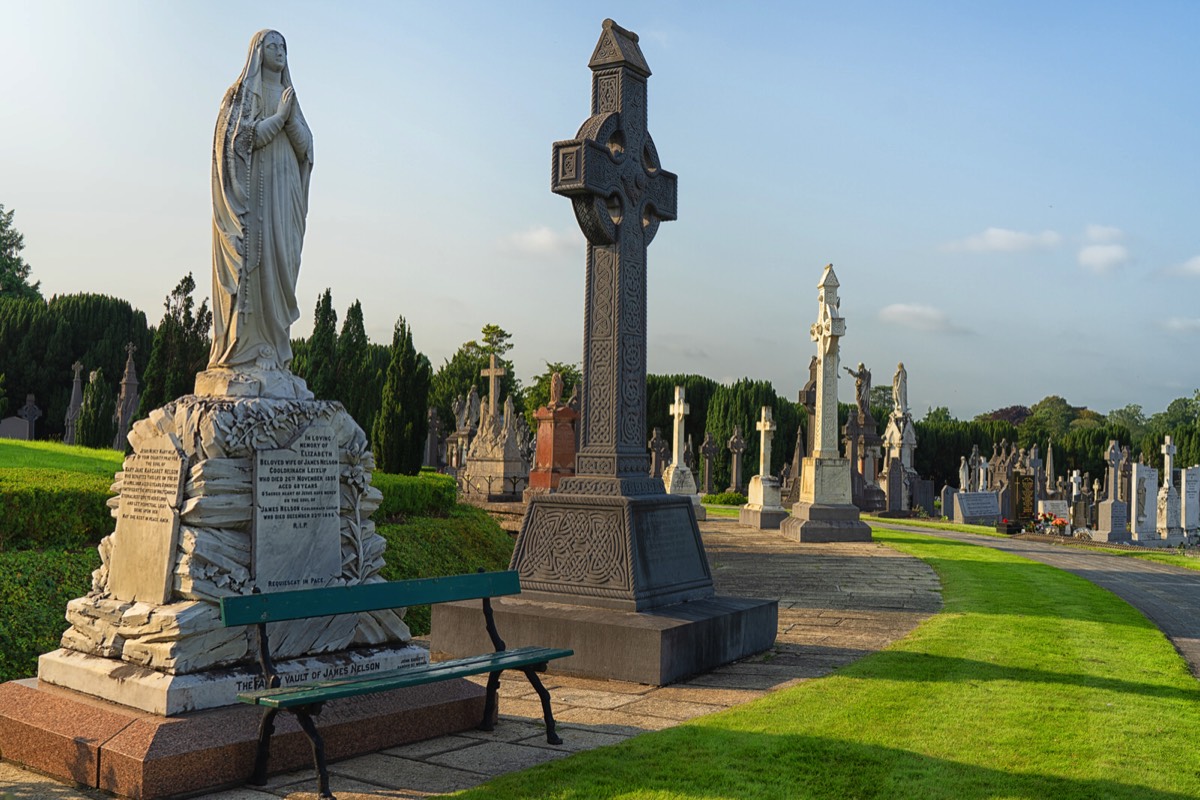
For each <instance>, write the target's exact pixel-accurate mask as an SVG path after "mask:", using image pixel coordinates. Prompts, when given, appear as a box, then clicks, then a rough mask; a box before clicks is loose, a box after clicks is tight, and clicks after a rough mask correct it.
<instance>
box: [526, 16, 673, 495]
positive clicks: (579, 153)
mask: <svg viewBox="0 0 1200 800" xmlns="http://www.w3.org/2000/svg"><path fill="white" fill-rule="evenodd" d="M588 66H589V67H590V68H591V70H592V115H591V116H590V117H588V119H587V121H585V122H584V123H583V125H582V126H581V127H580V128H579V133H578V134H576V137H575V138H574V139H572V140H570V141H565V142H555V144H554V156H553V174H552V178H551V187H550V188H551V190H552V191H553V192H555V193H556V194H561V195H563V196H565V197H569V198H571V202H572V204H573V205H574V208H575V218H576V219H577V220H578V222H579V227H580V228H582V229H583V233H584V236H586V237H587V241H588V247H587V276H586V279H585V280H586V295H585V300H584V340H583V381H582V391H581V395H580V396H581V399H582V404H581V405H582V408H581V412H582V413H581V416H582V419H581V428H580V452H579V455H578V456H577V457H576V467H575V471H576V474H577V475H578V476H593V477H598V478H608V479H616V480H618V481H619V484H618V485H617V486H612V485H609V486H606V487H604V488H600V487H599V485H598V484H597V483H596V482H595V481H594V480H593V481H587V482H586V483H585V482H583V481H578V479H577V480H576V481H573V482H572V483H577V484H578V487H579V488H580V489H582V488H583V487H584V486H585V485H586V486H587V487H588V488H589V489H591V490H599V491H601V492H604V493H608V492H617V493H621V494H629V493H645V492H649V491H654V489H653V484H652V483H647V482H646V481H645V480H642V479H644V478H645V476H646V474H647V472H648V470H649V456H648V455H647V454H646V449H645V446H644V444H643V438H644V437H645V435H646V247H647V245H649V244H650V241H651V240H652V239H653V238H654V234H655V233H656V232H657V230H658V224H659V222H660V221H663V220H673V219H675V214H676V182H677V178H676V176H675V175H674V173H671V172H667V171H666V170H664V169H662V168H661V167H660V166H659V161H658V152H657V151H656V150H655V148H654V140H653V139H651V138H650V133H649V132H648V131H647V130H646V80H647V78H649V77H650V67H648V66H647V65H646V59H645V58H644V57H643V56H642V51H641V49H640V48H639V47H638V37H637V34H635V33H632V32H630V31H627V30H625V29H624V28H622V27H620V26H619V25H617V24H616V23H615V22H613V21H612V20H611V19H607V20H605V21H604V30H603V32H602V33H601V35H600V41H599V42H598V43H597V45H596V49H595V51H594V52H593V53H592V58H591V61H589V62H588ZM635 478H637V479H638V480H636V481H635V480H634V479H635ZM639 487H640V488H639ZM564 490H565V491H570V489H569V488H564ZM657 491H662V487H661V486H659V487H658V489H657Z"/></svg>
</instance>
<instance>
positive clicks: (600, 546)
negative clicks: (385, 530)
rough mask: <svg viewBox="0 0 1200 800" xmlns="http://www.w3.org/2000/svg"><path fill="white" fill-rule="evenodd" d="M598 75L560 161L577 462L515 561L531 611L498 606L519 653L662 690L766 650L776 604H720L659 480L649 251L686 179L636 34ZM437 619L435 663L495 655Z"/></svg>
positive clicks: (603, 62) (612, 41)
mask: <svg viewBox="0 0 1200 800" xmlns="http://www.w3.org/2000/svg"><path fill="white" fill-rule="evenodd" d="M589 67H590V68H591V70H592V92H591V103H592V105H591V117H589V118H588V119H587V120H586V121H585V122H584V123H583V125H582V126H581V127H580V129H579V133H578V135H577V137H576V138H575V139H572V140H568V141H562V142H556V143H555V145H554V149H553V157H552V162H551V189H552V191H553V192H555V193H556V194H560V195H563V196H565V197H568V198H570V199H571V201H572V206H573V208H574V212H575V216H576V220H577V221H578V223H579V226H580V228H581V229H582V230H583V233H584V236H585V237H586V238H587V268H586V272H585V305H584V343H583V354H584V355H583V370H582V372H583V381H582V388H581V390H580V399H581V409H580V410H581V414H582V420H581V425H580V448H579V454H578V455H577V456H576V459H575V475H574V476H573V477H571V478H564V479H563V481H562V482H561V483H560V484H559V491H558V492H556V493H554V494H549V495H537V496H534V497H532V498H530V501H529V507H528V510H527V512H526V514H525V518H524V521H523V523H522V525H521V532H520V534H519V535H518V538H517V543H516V547H515V549H514V552H513V559H512V567H513V569H515V570H516V571H517V572H519V573H520V576H521V587H522V593H521V597H520V599H519V600H515V601H511V602H508V601H505V600H498V601H496V602H494V603H493V604H492V606H493V609H494V610H495V616H496V621H497V625H498V626H499V628H500V629H501V630H503V631H504V632H505V634H504V636H505V640H506V641H507V642H508V644H509V645H510V646H520V645H523V644H533V643H536V644H540V645H549V646H562V647H570V648H571V649H573V650H574V651H575V655H574V656H572V657H571V658H569V659H564V660H563V661H561V662H558V665H556V669H559V670H561V671H563V672H568V673H574V674H583V675H590V676H593V677H605V678H616V679H621V680H628V681H636V682H641V683H653V684H663V683H669V682H671V681H674V680H677V679H679V678H681V677H683V676H685V675H690V674H694V673H697V672H702V671H705V670H708V669H711V668H713V667H715V666H717V665H719V664H722V663H726V662H728V661H732V660H735V659H738V658H742V657H744V656H747V655H750V654H751V653H755V652H759V651H761V650H764V649H766V648H767V647H769V646H770V645H771V643H772V642H773V641H774V639H775V631H776V623H777V617H778V604H777V602H775V601H761V600H748V599H739V598H714V591H713V585H712V575H711V573H710V571H709V565H708V560H707V558H706V557H705V553H704V546H703V544H702V542H701V539H700V530H699V528H698V527H697V524H696V517H695V513H694V510H693V506H692V503H691V501H690V500H689V499H688V498H686V497H676V496H673V495H668V494H666V493H665V492H664V491H663V484H662V481H661V480H658V479H655V478H653V477H651V476H650V474H649V472H650V458H649V456H648V454H647V453H646V449H645V438H644V437H645V435H646V314H645V310H646V308H647V305H646V248H647V245H649V244H650V242H651V241H652V240H653V238H654V236H655V234H656V233H657V232H658V227H659V223H660V222H661V221H669V220H673V219H675V209H676V177H675V175H674V174H673V173H671V172H668V171H667V170H665V169H663V168H662V166H661V163H660V161H659V158H658V152H657V150H656V148H655V146H654V141H653V139H652V138H651V137H650V134H649V132H648V131H647V129H646V84H647V79H648V78H649V76H650V69H649V67H648V66H647V65H646V61H645V58H644V56H643V55H642V52H641V49H640V48H639V47H638V38H637V35H636V34H633V33H631V32H629V31H626V30H625V29H623V28H621V27H620V26H618V25H616V24H615V23H614V22H613V21H612V20H605V21H604V26H603V30H602V32H601V35H600V40H599V42H598V43H597V44H596V47H595V49H594V51H593V53H592V58H591V60H590V62H589ZM684 601H687V604H686V606H680V605H679V604H681V603H683V602H684ZM675 609H678V613H676V612H675ZM644 612H653V613H644ZM433 614H434V617H433V623H432V630H433V638H432V642H431V648H432V649H433V650H435V651H440V652H445V653H448V654H451V655H459V654H461V655H467V654H470V653H479V652H483V651H484V650H487V649H488V646H487V640H486V637H485V636H484V631H483V630H482V627H481V626H480V625H479V604H478V603H465V604H449V603H441V604H438V605H436V606H434V612H433Z"/></svg>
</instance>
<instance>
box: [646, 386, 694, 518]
mask: <svg viewBox="0 0 1200 800" xmlns="http://www.w3.org/2000/svg"><path fill="white" fill-rule="evenodd" d="M683 397H684V391H683V387H682V386H676V387H675V402H674V403H672V404H671V407H670V409H669V411H670V413H671V419H672V421H673V422H674V430H673V432H672V442H673V447H672V448H671V449H672V451H673V452H674V453H675V458H674V460H673V461H672V462H671V464H670V466H668V467H667V468H666V469H665V470H664V471H663V485H664V486H665V487H666V489H667V494H675V495H682V496H684V497H687V498H689V499H690V500H691V501H692V510H693V511H694V512H695V514H696V519H697V521H699V522H703V521H704V520H705V518H706V513H705V511H704V506H702V505H701V504H700V494H699V492H697V491H696V478H695V477H694V476H693V475H692V469H691V467H690V466H688V464H687V463H686V461H685V458H686V456H687V454H688V444H690V440H687V442H686V443H685V440H684V433H683V421H684V417H686V416H687V414H688V412H689V411H690V410H691V408H690V407H689V406H688V404H687V403H685V402H684V401H683ZM654 430H655V431H656V432H657V431H658V428H655V429H654Z"/></svg>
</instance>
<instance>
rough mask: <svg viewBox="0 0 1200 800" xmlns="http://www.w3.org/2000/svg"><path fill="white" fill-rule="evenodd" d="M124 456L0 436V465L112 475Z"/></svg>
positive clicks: (117, 453) (91, 449)
mask: <svg viewBox="0 0 1200 800" xmlns="http://www.w3.org/2000/svg"><path fill="white" fill-rule="evenodd" d="M124 460H125V454H124V453H119V452H117V451H116V450H106V449H95V448H91V447H75V446H74V445H69V444H60V443H58V442H21V441H17V440H15V439H0V469H9V468H12V469H38V470H45V469H59V470H66V471H68V472H82V473H85V474H99V475H107V476H108V477H109V478H112V476H113V475H114V474H115V473H116V472H117V471H118V470H120V469H121V462H123V461H124Z"/></svg>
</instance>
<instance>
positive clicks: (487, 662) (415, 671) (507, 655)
mask: <svg viewBox="0 0 1200 800" xmlns="http://www.w3.org/2000/svg"><path fill="white" fill-rule="evenodd" d="M573 653H574V651H573V650H562V649H558V648H550V647H521V648H517V649H515V650H506V651H503V652H500V653H487V654H484V655H479V656H470V657H468V658H462V659H456V660H454V661H436V662H432V663H429V664H426V665H423V666H420V667H409V668H406V669H401V670H394V671H389V672H386V673H382V674H379V675H372V676H370V677H362V678H343V679H339V680H328V681H313V682H310V683H303V684H297V685H295V686H289V687H281V688H279V689H264V690H261V691H257V692H243V693H241V694H239V695H238V700H240V701H241V702H243V703H249V704H251V705H260V706H268V707H271V708H290V707H294V706H301V705H307V704H309V703H319V702H325V701H327V700H336V699H338V698H342V697H354V696H357V695H360V694H369V693H372V692H380V691H386V690H388V689H401V688H404V687H406V686H419V685H422V684H426V683H433V682H435V681H440V680H447V679H449V678H459V677H465V676H467V675H480V674H483V673H487V672H495V671H497V670H502V669H518V668H521V667H528V666H532V665H535V664H542V663H545V662H547V661H552V660H554V659H557V658H565V657H567V656H570V655H573Z"/></svg>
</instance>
